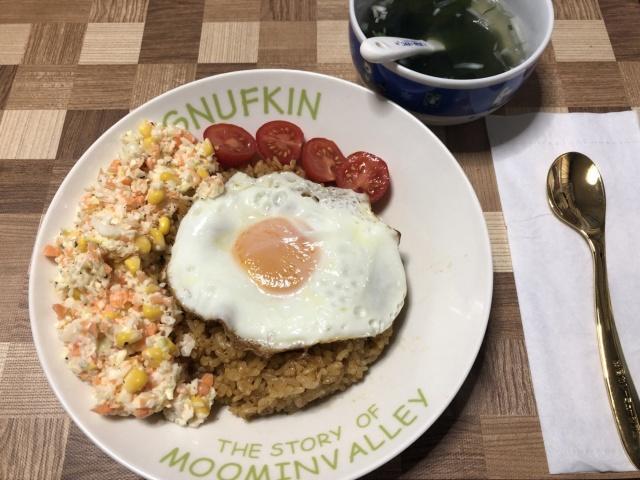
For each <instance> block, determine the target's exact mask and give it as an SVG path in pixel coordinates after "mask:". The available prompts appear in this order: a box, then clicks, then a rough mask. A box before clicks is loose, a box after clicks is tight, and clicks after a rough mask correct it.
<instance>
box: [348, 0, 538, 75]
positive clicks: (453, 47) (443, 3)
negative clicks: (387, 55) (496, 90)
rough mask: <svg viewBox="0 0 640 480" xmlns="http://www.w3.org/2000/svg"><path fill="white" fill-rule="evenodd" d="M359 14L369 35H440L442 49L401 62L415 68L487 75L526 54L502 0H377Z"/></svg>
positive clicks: (428, 72) (429, 72) (436, 72)
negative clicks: (443, 48) (443, 47)
mask: <svg viewBox="0 0 640 480" xmlns="http://www.w3.org/2000/svg"><path fill="white" fill-rule="evenodd" d="M363 13H364V15H361V16H360V26H361V28H362V30H363V32H364V34H365V35H366V36H367V37H376V36H390V37H406V38H414V39H424V40H427V39H436V40H439V41H440V42H442V43H443V44H444V46H445V50H444V51H443V52H439V53H434V54H432V55H418V56H415V57H411V58H407V59H404V60H400V61H399V63H400V64H401V65H404V66H405V67H407V68H410V69H411V70H415V71H416V72H420V73H424V74H426V75H431V76H434V77H441V78H453V79H474V78H484V77H490V76H493V75H498V74H500V73H503V72H506V71H507V70H509V69H511V68H513V67H515V66H517V65H519V64H520V63H522V62H523V61H524V60H525V57H526V54H525V51H524V48H523V43H522V41H521V39H520V36H519V34H518V31H517V29H516V28H515V26H514V23H513V18H514V17H513V15H512V14H510V13H509V11H507V10H506V9H505V7H504V5H503V4H502V2H501V1H499V0H374V1H373V2H372V3H371V6H370V7H369V8H368V9H367V10H366V11H365V12H363Z"/></svg>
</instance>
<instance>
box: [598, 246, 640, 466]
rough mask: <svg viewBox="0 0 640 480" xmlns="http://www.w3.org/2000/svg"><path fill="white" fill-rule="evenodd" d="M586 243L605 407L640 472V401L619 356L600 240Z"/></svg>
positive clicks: (616, 333) (603, 253) (620, 355)
mask: <svg viewBox="0 0 640 480" xmlns="http://www.w3.org/2000/svg"><path fill="white" fill-rule="evenodd" d="M590 240H591V241H590V242H589V245H590V247H591V253H592V254H593V260H594V273H595V289H596V291H595V294H596V295H595V296H596V328H597V332H598V348H599V350H600V361H601V363H602V370H603V373H604V379H605V384H606V386H607V393H608V394H609V403H610V404H611V410H612V411H613V417H614V418H615V421H616V426H617V427H618V433H619V434H620V439H621V440H622V443H623V445H624V448H625V450H626V451H627V455H628V456H629V459H630V460H631V462H632V463H633V464H634V465H635V466H636V468H640V421H639V420H638V415H639V414H640V401H638V392H637V391H636V389H635V387H634V385H633V380H632V379H631V375H630V374H629V368H628V367H627V362H626V361H625V359H624V355H623V353H622V347H621V346H620V339H619V338H618V332H617V330H616V325H615V321H614V319H613V312H612V309H611V300H610V298H609V284H608V280H607V263H606V258H605V245H604V236H602V237H601V238H591V239H590Z"/></svg>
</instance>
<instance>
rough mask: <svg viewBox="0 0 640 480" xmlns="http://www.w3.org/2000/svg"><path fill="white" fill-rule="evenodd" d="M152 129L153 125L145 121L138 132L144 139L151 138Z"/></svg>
mask: <svg viewBox="0 0 640 480" xmlns="http://www.w3.org/2000/svg"><path fill="white" fill-rule="evenodd" d="M152 128H153V125H151V123H150V122H147V121H144V122H142V123H141V124H140V125H139V126H138V132H140V135H142V136H143V137H150V136H151V129H152Z"/></svg>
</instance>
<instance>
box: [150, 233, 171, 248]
mask: <svg viewBox="0 0 640 480" xmlns="http://www.w3.org/2000/svg"><path fill="white" fill-rule="evenodd" d="M149 235H151V240H153V244H154V245H155V247H156V250H164V247H165V246H166V245H167V244H166V243H165V241H164V235H163V234H162V233H161V232H160V230H158V229H157V228H152V229H151V230H149Z"/></svg>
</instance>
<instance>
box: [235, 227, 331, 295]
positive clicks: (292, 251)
mask: <svg viewBox="0 0 640 480" xmlns="http://www.w3.org/2000/svg"><path fill="white" fill-rule="evenodd" d="M299 223H302V222H299ZM302 226H303V227H304V224H303V225H302ZM319 255H320V250H319V248H318V246H317V245H314V243H313V242H312V241H311V240H309V238H307V237H306V236H305V235H304V234H303V233H302V232H301V231H300V230H299V228H298V227H297V226H296V225H294V224H293V223H292V222H291V221H289V220H287V219H286V218H281V217H276V218H269V219H267V220H262V221H260V222H257V223H254V224H253V225H251V226H249V227H248V228H246V229H245V230H243V231H242V232H241V233H240V234H239V235H238V237H237V238H236V241H235V243H234V244H233V256H234V258H235V259H236V260H237V261H238V262H239V264H240V265H241V266H242V268H243V269H244V270H245V271H246V272H247V275H249V278H251V280H252V281H253V283H255V284H256V285H257V286H258V287H259V288H260V289H262V290H263V291H266V292H269V293H275V294H287V293H292V292H294V291H296V290H297V289H299V288H300V287H301V286H302V285H304V283H305V282H306V281H307V280H308V279H309V277H310V276H311V274H312V273H313V271H314V270H315V268H316V264H317V263H318V257H319Z"/></svg>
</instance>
